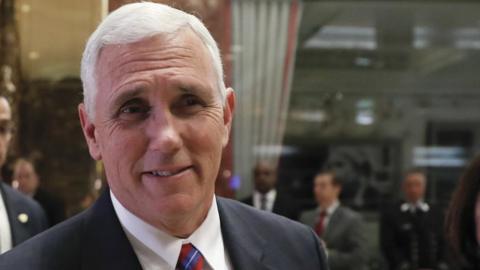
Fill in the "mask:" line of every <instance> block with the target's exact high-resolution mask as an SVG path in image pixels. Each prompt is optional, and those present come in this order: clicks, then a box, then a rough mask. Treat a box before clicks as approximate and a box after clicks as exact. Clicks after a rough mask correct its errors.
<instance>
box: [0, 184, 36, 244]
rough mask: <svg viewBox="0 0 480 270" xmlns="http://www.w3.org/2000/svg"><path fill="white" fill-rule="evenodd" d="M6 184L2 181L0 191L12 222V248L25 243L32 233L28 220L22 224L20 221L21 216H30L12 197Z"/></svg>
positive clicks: (9, 219)
mask: <svg viewBox="0 0 480 270" xmlns="http://www.w3.org/2000/svg"><path fill="white" fill-rule="evenodd" d="M4 185H5V184H4V183H2V182H1V181H0V190H1V192H2V197H3V202H4V204H5V209H6V210H7V216H8V221H9V222H10V232H11V234H12V246H16V245H18V244H19V243H21V242H23V241H25V240H26V239H28V238H29V237H31V236H32V232H30V229H29V227H28V224H29V222H31V221H29V220H28V219H27V220H26V221H25V222H24V223H21V222H20V221H19V220H18V216H19V215H20V214H27V217H28V214H29V212H28V211H27V209H24V207H22V206H23V205H20V204H19V203H18V202H17V200H16V199H15V198H14V197H13V196H12V194H11V192H12V191H8V187H5V186H4Z"/></svg>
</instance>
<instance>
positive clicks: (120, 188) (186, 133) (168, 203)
mask: <svg viewBox="0 0 480 270" xmlns="http://www.w3.org/2000/svg"><path fill="white" fill-rule="evenodd" d="M97 76H98V93H97V96H96V104H95V111H96V113H95V117H94V119H93V121H90V120H89V119H88V117H87V115H86V112H85V109H84V106H83V105H82V104H81V105H80V106H79V113H80V118H81V121H82V127H83V130H84V133H85V136H86V138H87V142H88V145H89V150H90V154H91V155H92V157H93V158H95V159H97V160H102V161H103V163H104V166H105V173H106V177H107V181H108V183H109V186H110V188H111V190H112V192H113V193H114V194H115V196H116V197H117V199H118V200H119V201H120V202H121V203H122V205H123V206H124V207H126V208H127V209H128V210H130V211H131V212H133V213H134V214H136V215H137V216H139V217H140V218H142V219H144V220H145V221H147V222H149V223H150V224H152V225H154V226H157V227H162V226H167V225H166V223H169V222H171V221H173V220H179V219H183V221H185V219H186V218H187V217H190V218H195V217H198V215H206V213H207V211H208V209H209V207H210V205H211V201H212V198H213V194H214V184H215V183H214V182H215V179H216V176H217V173H218V170H219V166H220V159H221V155H222V149H223V147H224V146H225V145H226V144H227V141H228V136H229V132H230V124H231V118H232V114H231V113H232V110H233V106H234V94H233V91H232V90H231V89H228V90H227V102H226V104H225V106H223V103H222V100H221V97H220V94H219V91H218V89H217V83H216V75H215V73H214V69H213V65H212V63H211V58H210V56H209V54H208V51H207V49H206V48H205V46H204V45H203V43H202V42H201V41H200V39H199V38H198V37H197V36H196V35H195V34H194V33H193V32H192V31H191V30H190V29H186V30H184V31H181V32H179V33H175V34H174V35H169V36H163V37H160V36H155V37H152V38H148V39H144V40H141V41H139V42H135V43H132V44H126V45H110V46H107V47H105V48H104V49H103V50H102V52H101V54H100V57H99V60H98V64H97ZM167 229H171V228H167Z"/></svg>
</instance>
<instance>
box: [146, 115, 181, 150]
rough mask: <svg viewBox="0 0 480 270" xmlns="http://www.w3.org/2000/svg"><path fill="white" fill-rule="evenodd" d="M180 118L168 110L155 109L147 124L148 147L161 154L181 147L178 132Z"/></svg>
mask: <svg viewBox="0 0 480 270" xmlns="http://www.w3.org/2000/svg"><path fill="white" fill-rule="evenodd" d="M179 123H180V120H179V119H176V117H175V116H174V115H172V114H171V113H170V112H169V111H168V110H156V111H154V112H153V114H152V115H151V118H150V120H149V123H148V126H147V131H146V132H147V136H148V138H149V149H150V150H152V151H157V152H160V153H163V154H173V153H175V152H177V151H178V150H180V148H181V147H182V139H181V136H180V133H179Z"/></svg>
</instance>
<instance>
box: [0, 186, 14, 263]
mask: <svg viewBox="0 0 480 270" xmlns="http://www.w3.org/2000/svg"><path fill="white" fill-rule="evenodd" d="M11 248H12V232H11V231H10V222H9V221H8V214H7V208H6V207H5V203H4V202H3V196H2V192H0V254H2V253H4V252H6V251H8V250H10V249H11Z"/></svg>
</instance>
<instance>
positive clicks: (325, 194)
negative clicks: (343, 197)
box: [313, 174, 341, 207]
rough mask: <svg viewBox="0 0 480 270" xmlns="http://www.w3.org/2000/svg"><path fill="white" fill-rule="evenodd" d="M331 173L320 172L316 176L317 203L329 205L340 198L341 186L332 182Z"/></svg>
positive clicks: (314, 188) (315, 191) (323, 205)
mask: <svg viewBox="0 0 480 270" xmlns="http://www.w3.org/2000/svg"><path fill="white" fill-rule="evenodd" d="M332 180H333V179H332V175H331V174H319V175H317V176H316V177H315V180H314V187H313V192H314V194H315V199H316V200H317V203H318V204H319V205H320V206H322V207H328V206H330V204H332V203H333V202H334V201H336V200H337V199H338V196H339V195H340V190H341V188H340V186H338V185H334V184H333V183H332Z"/></svg>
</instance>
